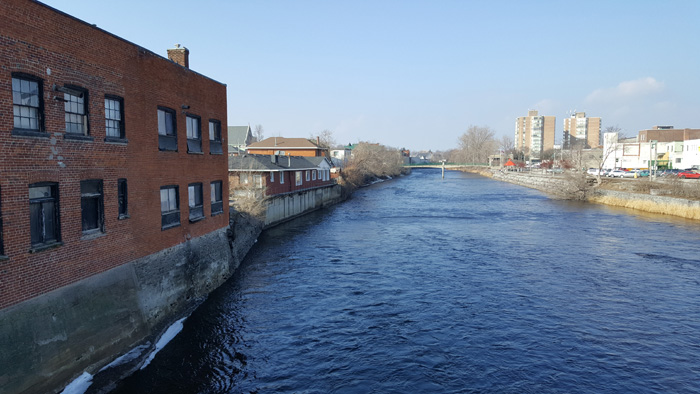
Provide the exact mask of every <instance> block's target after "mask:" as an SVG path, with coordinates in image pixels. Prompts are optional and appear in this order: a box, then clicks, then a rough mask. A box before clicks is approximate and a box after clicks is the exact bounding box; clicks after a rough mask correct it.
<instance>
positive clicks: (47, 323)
mask: <svg viewBox="0 0 700 394" xmlns="http://www.w3.org/2000/svg"><path fill="white" fill-rule="evenodd" d="M232 218H233V219H234V220H233V223H232V226H230V227H229V228H223V229H220V230H217V231H214V232H211V233H209V234H206V235H204V236H201V237H198V238H194V239H190V240H187V241H186V242H184V243H182V244H179V245H177V246H175V247H172V248H169V249H166V250H162V251H160V252H158V253H154V254H152V255H149V256H147V257H145V258H142V259H138V260H135V261H132V262H130V263H128V264H124V265H122V266H119V267H117V268H114V269H112V270H110V271H107V272H104V273H102V274H98V275H95V276H92V277H90V278H87V279H85V280H82V281H80V282H77V283H74V284H71V285H68V286H65V287H63V288H61V289H58V290H56V291H53V292H50V293H47V294H44V295H42V296H39V297H36V298H34V299H31V300H29V301H26V302H23V303H20V304H18V305H15V306H12V307H10V308H7V309H4V310H2V311H0V393H2V394H5V393H46V392H55V391H57V390H58V391H60V390H61V389H62V388H63V387H64V386H65V384H67V383H68V382H70V381H71V380H72V379H74V378H75V377H77V376H78V375H80V374H81V373H83V371H88V372H90V373H95V372H96V371H97V370H99V369H100V368H101V367H102V366H104V365H106V364H108V363H109V362H111V361H112V360H113V359H114V358H115V357H116V356H118V355H121V354H124V353H125V352H127V351H128V350H129V349H131V348H132V347H133V346H135V345H137V344H140V343H145V342H146V341H147V340H151V341H150V342H151V343H155V341H154V340H153V339H154V338H157V337H158V336H159V335H160V333H161V332H162V331H163V330H164V329H165V328H167V326H168V325H170V324H171V323H172V322H173V321H175V320H177V318H179V317H181V316H183V315H186V314H188V313H189V312H190V311H191V310H192V309H194V308H195V307H196V306H197V305H198V304H199V303H200V302H201V301H202V300H203V299H204V298H205V297H206V295H208V294H209V292H211V291H212V290H214V289H215V288H217V287H218V286H219V285H221V284H222V283H223V282H224V281H225V280H226V279H228V278H229V277H230V276H231V275H232V274H233V273H234V271H235V270H236V268H238V266H239V265H240V262H241V260H242V259H243V257H244V256H245V254H246V253H247V252H248V250H249V249H250V247H251V246H252V245H253V244H254V243H255V240H256V239H257V237H258V235H259V234H260V230H261V228H262V224H261V223H254V222H252V221H250V220H248V219H246V218H244V217H242V216H240V215H235V216H232ZM95 259H99V256H95Z"/></svg>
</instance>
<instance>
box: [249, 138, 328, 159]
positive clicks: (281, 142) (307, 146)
mask: <svg viewBox="0 0 700 394" xmlns="http://www.w3.org/2000/svg"><path fill="white" fill-rule="evenodd" d="M247 152H248V153H249V154H254V155H279V156H305V157H314V156H327V153H328V150H327V149H325V148H322V147H320V146H319V145H318V144H317V143H313V142H311V141H309V140H307V139H306V138H284V137H270V138H266V139H264V140H262V141H258V142H253V143H252V144H250V145H248V148H247Z"/></svg>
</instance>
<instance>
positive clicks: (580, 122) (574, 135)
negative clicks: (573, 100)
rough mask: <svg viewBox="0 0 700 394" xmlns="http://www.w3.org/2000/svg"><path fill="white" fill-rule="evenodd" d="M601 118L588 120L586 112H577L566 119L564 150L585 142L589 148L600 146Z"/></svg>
mask: <svg viewBox="0 0 700 394" xmlns="http://www.w3.org/2000/svg"><path fill="white" fill-rule="evenodd" d="M600 125H601V123H600V118H587V117H586V113H585V112H576V113H574V114H573V115H571V117H569V118H566V119H564V148H567V149H568V148H571V147H573V146H575V145H577V143H581V142H583V143H584V144H585V147H587V148H597V147H599V146H600Z"/></svg>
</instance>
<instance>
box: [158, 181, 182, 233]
mask: <svg viewBox="0 0 700 394" xmlns="http://www.w3.org/2000/svg"><path fill="white" fill-rule="evenodd" d="M164 190H167V191H168V194H169V193H170V190H174V191H175V201H174V205H175V206H174V207H170V196H169V195H168V207H169V208H171V209H169V210H167V211H164V210H163V191H164ZM160 216H161V221H160V228H161V230H167V229H169V228H173V227H178V226H180V187H179V186H178V185H165V186H161V187H160Z"/></svg>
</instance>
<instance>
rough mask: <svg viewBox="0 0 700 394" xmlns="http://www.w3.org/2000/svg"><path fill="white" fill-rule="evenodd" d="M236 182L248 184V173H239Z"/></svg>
mask: <svg viewBox="0 0 700 394" xmlns="http://www.w3.org/2000/svg"><path fill="white" fill-rule="evenodd" d="M238 184H240V185H247V184H248V174H240V175H239V176H238Z"/></svg>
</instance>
